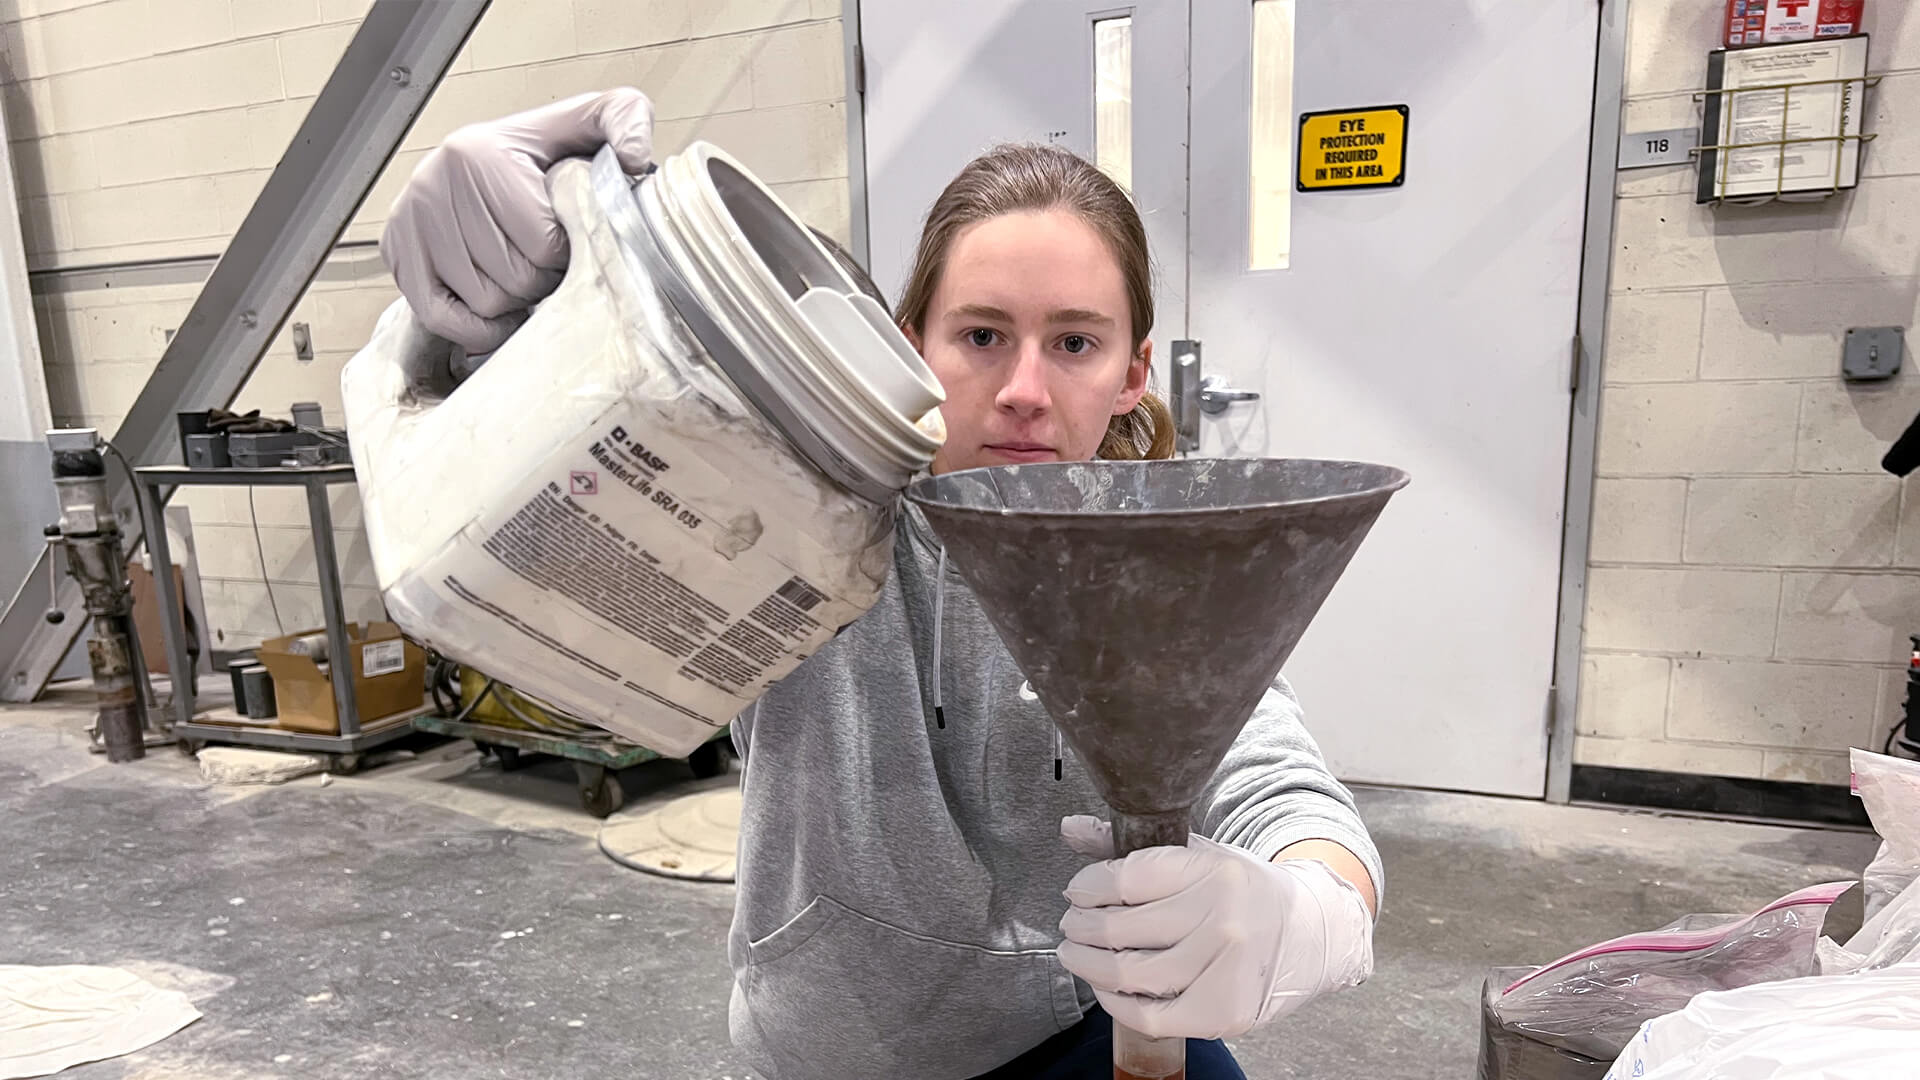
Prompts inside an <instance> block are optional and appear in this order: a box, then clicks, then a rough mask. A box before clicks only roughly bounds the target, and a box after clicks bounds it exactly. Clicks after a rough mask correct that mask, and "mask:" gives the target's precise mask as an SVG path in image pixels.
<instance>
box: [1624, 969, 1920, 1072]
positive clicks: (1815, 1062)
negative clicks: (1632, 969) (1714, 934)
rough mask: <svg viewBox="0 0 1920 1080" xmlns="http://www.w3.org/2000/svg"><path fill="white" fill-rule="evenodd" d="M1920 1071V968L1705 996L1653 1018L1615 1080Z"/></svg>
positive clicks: (1627, 1049) (1628, 1049) (1631, 1043)
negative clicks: (1679, 1009) (1665, 1014)
mask: <svg viewBox="0 0 1920 1080" xmlns="http://www.w3.org/2000/svg"><path fill="white" fill-rule="evenodd" d="M1915 1075H1920V967H1915V966H1911V965H1905V964H1903V965H1900V966H1898V967H1892V968H1887V969H1885V970H1882V971H1864V972H1861V973H1860V974H1858V975H1849V976H1846V977H1845V978H1837V979H1835V978H1826V977H1822V976H1816V977H1813V978H1806V979H1793V980H1790V981H1787V982H1776V983H1768V984H1766V985H1764V986H1748V987H1743V988H1741V989H1737V990H1728V991H1724V992H1720V993H1710V994H1701V995H1700V996H1699V997H1696V998H1694V999H1693V1001H1692V1002H1691V1003H1690V1004H1688V1005H1687V1007H1686V1008H1685V1009H1682V1010H1681V1011H1679V1012H1676V1013H1673V1014H1671V1015H1669V1016H1663V1017H1660V1018H1658V1019H1655V1020H1652V1021H1649V1022H1648V1023H1647V1024H1646V1025H1645V1026H1644V1027H1642V1028H1641V1030H1640V1031H1639V1032H1638V1033H1637V1034H1636V1035H1635V1036H1634V1037H1633V1038H1632V1039H1631V1040H1630V1041H1629V1044H1628V1045H1627V1046H1626V1047H1625V1049H1624V1050H1623V1051H1622V1053H1621V1054H1620V1057H1619V1059H1618V1060H1616V1061H1615V1062H1614V1064H1613V1068H1612V1069H1611V1070H1610V1071H1608V1073H1607V1080H1634V1078H1638V1080H1892V1078H1894V1077H1911V1076H1915Z"/></svg>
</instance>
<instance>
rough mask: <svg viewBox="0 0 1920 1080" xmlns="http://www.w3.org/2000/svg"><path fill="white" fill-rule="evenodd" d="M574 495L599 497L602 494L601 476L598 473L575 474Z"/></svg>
mask: <svg viewBox="0 0 1920 1080" xmlns="http://www.w3.org/2000/svg"><path fill="white" fill-rule="evenodd" d="M573 493H574V494H575V495H598V494H599V493H600V474H599V473H596V472H577V473H574V474H573Z"/></svg>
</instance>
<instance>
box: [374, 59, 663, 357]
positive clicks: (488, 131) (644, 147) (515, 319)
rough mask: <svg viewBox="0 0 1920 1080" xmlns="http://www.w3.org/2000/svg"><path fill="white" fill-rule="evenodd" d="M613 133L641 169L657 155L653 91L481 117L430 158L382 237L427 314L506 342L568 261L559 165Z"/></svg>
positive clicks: (479, 340) (469, 343)
mask: <svg viewBox="0 0 1920 1080" xmlns="http://www.w3.org/2000/svg"><path fill="white" fill-rule="evenodd" d="M607 144H611V145H612V146H613V148H614V153H615V154H616V155H618V157H619V159H620V166H621V168H623V169H625V170H626V171H627V172H628V173H629V174H634V175H637V174H639V173H642V172H645V171H646V168H647V166H648V165H650V164H652V162H653V103H652V102H650V101H648V100H647V97H646V95H645V94H642V93H641V92H640V91H638V90H635V89H633V88H631V87H619V88H616V89H613V90H606V91H602V92H600V93H594V94H581V95H579V96H578V97H571V98H567V99H566V100H564V101H556V102H554V103H553V104H551V105H546V106H542V107H541V108H538V109H532V110H529V111H527V112H522V113H515V114H514V115H512V116H508V117H504V118H502V119H499V120H494V121H491V122H488V123H484V124H469V125H468V126H466V127H463V128H461V129H460V130H458V131H456V132H454V133H453V134H452V135H449V136H448V137H447V141H446V142H444V143H441V144H440V146H439V147H437V148H436V149H435V150H434V151H433V152H432V153H430V154H428V155H427V156H426V157H425V158H423V159H422V160H421V162H420V164H419V165H418V166H417V167H416V168H415V169H414V170H413V176H412V177H411V178H410V179H409V180H408V181H407V186H406V187H404V188H402V189H401V191H400V195H399V197H398V198H396V199H394V201H393V210H392V212H391V213H389V214H388V216H387V227H386V230H385V231H384V232H383V233H382V234H381V236H380V254H381V256H382V257H384V258H385V259H386V262H387V268H388V269H389V270H391V271H393V277H394V280H395V281H396V282H398V283H399V285H400V292H401V293H402V294H403V295H405V296H406V298H407V304H408V306H410V307H412V308H413V312H414V315H415V316H416V317H417V318H419V320H420V322H421V323H422V324H423V325H425V326H426V328H427V329H429V330H431V331H433V332H434V333H436V334H438V335H440V336H441V337H444V338H446V339H448V340H450V341H453V342H455V343H457V344H459V345H461V346H463V347H464V348H465V349H466V350H467V351H468V352H470V353H484V352H491V351H493V350H494V349H495V348H497V347H498V346H499V345H500V343H501V342H503V341H505V340H506V339H507V335H509V334H511V333H513V331H514V329H515V328H516V327H518V326H519V325H520V323H521V322H523V321H524V320H525V317H526V316H525V311H526V309H527V308H528V307H530V306H532V305H533V303H534V302H535V301H537V300H539V299H541V298H542V297H544V296H546V295H547V294H548V293H550V292H552V291H553V290H554V289H555V288H556V287H557V286H558V285H559V284H560V275H561V272H562V271H563V270H565V269H566V265H567V234H566V230H565V229H563V228H561V225H560V219H559V218H557V217H555V216H554V212H553V201H552V199H551V198H549V197H548V195H547V169H548V168H550V167H551V166H552V165H553V163H554V162H556V161H559V160H561V159H562V158H568V157H577V156H581V155H586V154H591V153H593V152H594V151H597V150H598V149H599V148H600V147H601V146H603V145H607Z"/></svg>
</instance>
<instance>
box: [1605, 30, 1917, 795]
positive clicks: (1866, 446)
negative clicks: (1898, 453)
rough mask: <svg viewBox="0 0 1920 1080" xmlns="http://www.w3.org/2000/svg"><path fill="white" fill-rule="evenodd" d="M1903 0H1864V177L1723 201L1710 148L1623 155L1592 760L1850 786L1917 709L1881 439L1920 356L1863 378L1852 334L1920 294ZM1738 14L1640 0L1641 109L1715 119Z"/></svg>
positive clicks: (1634, 124) (1906, 561) (1892, 321)
mask: <svg viewBox="0 0 1920 1080" xmlns="http://www.w3.org/2000/svg"><path fill="white" fill-rule="evenodd" d="M1909 8H1910V5H1907V4H1902V3H1875V4H1872V5H1869V19H1868V30H1869V31H1870V32H1871V33H1872V34H1873V42H1872V67H1873V69H1874V71H1875V72H1878V73H1881V74H1884V75H1885V76H1886V78H1885V80H1884V81H1883V82H1881V83H1880V85H1879V87H1878V88H1877V89H1873V90H1870V91H1868V93H1867V104H1868V107H1869V110H1870V111H1869V114H1868V119H1867V123H1866V128H1867V130H1868V131H1877V132H1879V133H1880V137H1879V139H1878V141H1876V142H1874V143H1873V144H1871V145H1870V146H1869V147H1868V148H1867V150H1866V155H1865V160H1864V173H1863V175H1864V177H1865V179H1863V180H1862V182H1861V184H1860V187H1859V189H1858V190H1857V191H1855V192H1853V193H1851V194H1846V195H1841V196H1838V197H1835V198H1833V199H1830V200H1827V201H1825V202H1821V203H1816V204H1811V205H1783V204H1776V205H1770V206H1764V207H1734V206H1730V207H1726V208H1723V209H1719V210H1715V209H1711V208H1708V207H1700V206H1695V205H1694V202H1693V195H1692V186H1693V170H1692V169H1691V167H1688V166H1681V167H1675V168H1664V169H1649V170H1639V171H1634V172H1623V173H1621V174H1620V182H1619V189H1618V193H1619V201H1618V206H1617V209H1618V223H1617V235H1616V237H1615V251H1614V261H1613V281H1612V297H1611V308H1610V315H1609V321H1608V328H1607V341H1606V354H1605V355H1606V361H1605V366H1606V370H1605V372H1604V379H1605V386H1604V388H1603V390H1602V403H1601V414H1600V415H1601V420H1600V445H1599V454H1598V464H1597V479H1596V485H1595V505H1594V513H1593V534H1592V553H1591V560H1592V561H1591V569H1590V574H1591V576H1590V579H1589V588H1588V592H1587V598H1588V606H1587V612H1586V638H1585V655H1584V665H1583V670H1582V672H1581V682H1580V704H1579V715H1578V732H1579V734H1578V737H1577V740H1576V742H1575V747H1574V756H1575V760H1576V762H1579V763H1583V764H1590V765H1611V766H1622V767H1630V768H1647V769H1659V770H1669V771H1675V772H1689V773H1706V774H1714V775H1722V776H1735V777H1758V778H1765V779H1773V780H1795V781H1813V782H1819V783H1832V784H1839V783H1845V782H1846V781H1847V763H1846V756H1845V751H1846V749H1847V748H1848V747H1849V746H1860V745H1871V746H1872V747H1873V748H1875V749H1878V748H1879V746H1880V743H1881V741H1882V740H1883V739H1884V738H1885V734H1886V731H1887V729H1888V728H1889V727H1890V726H1891V725H1892V724H1893V723H1894V721H1895V720H1896V719H1897V717H1898V715H1899V708H1900V701H1901V698H1902V697H1903V695H1904V691H1905V677H1904V668H1905V661H1906V657H1907V651H1908V643H1907V634H1908V633H1909V632H1920V497H1917V496H1916V495H1914V494H1913V493H1911V492H1910V491H1909V489H1908V485H1905V484H1903V483H1902V482H1901V481H1899V480H1896V479H1894V478H1893V477H1891V476H1888V475H1887V474H1885V473H1883V472H1881V471H1880V468H1879V462H1880V457H1881V454H1882V453H1884V451H1885V449H1886V446H1887V444H1888V443H1890V442H1891V441H1892V440H1893V439H1894V437H1896V436H1897V435H1898V434H1899V433H1900V431H1901V430H1902V429H1903V428H1904V427H1905V426H1906V424H1907V422H1908V421H1910V420H1911V419H1913V417H1914V414H1915V413H1916V412H1920V373H1916V372H1915V371H1914V370H1913V360H1912V358H1911V357H1909V359H1908V361H1907V363H1906V365H1905V366H1904V368H1903V370H1902V371H1901V373H1900V375H1899V377H1897V378H1895V379H1893V380H1892V381H1890V382H1886V383H1879V384H1864V385H1863V384H1848V383H1844V382H1843V381H1842V380H1841V379H1840V345H1841V336H1842V335H1843V334H1844V333H1845V331H1846V329H1847V328H1848V327H1850V326H1903V327H1909V328H1913V327H1915V325H1916V318H1915V316H1916V309H1917V308H1920V11H1915V10H1909ZM1723 13H1724V5H1719V4H1710V3H1703V2H1701V0H1632V6H1631V8H1630V9H1629V35H1630V40H1629V44H1628V75H1627V93H1628V104H1627V110H1626V123H1625V127H1624V129H1625V130H1626V131H1630V132H1631V131H1645V130H1655V129H1660V128H1671V127H1681V126H1687V125H1697V123H1698V117H1699V111H1698V110H1699V106H1698V104H1697V103H1695V102H1694V100H1693V98H1692V94H1693V91H1694V90H1695V89H1696V88H1698V87H1699V86H1700V84H1701V83H1703V82H1704V80H1705V73H1706V54H1707V52H1708V50H1709V49H1711V48H1712V47H1713V46H1714V45H1715V44H1717V42H1718V40H1719V38H1718V37H1717V23H1718V19H1719V17H1720V15H1722V14H1723ZM1908 337H1909V347H1910V348H1911V347H1913V346H1914V345H1915V344H1920V340H1916V338H1915V335H1914V334H1913V333H1912V332H1910V333H1909V335H1908Z"/></svg>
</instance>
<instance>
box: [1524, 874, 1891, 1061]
mask: <svg viewBox="0 0 1920 1080" xmlns="http://www.w3.org/2000/svg"><path fill="white" fill-rule="evenodd" d="M1852 887H1853V883H1852V882H1847V881H1840V882H1829V883H1827V884H1824V885H1814V886H1810V887H1808V888H1805V889H1801V890H1799V891H1798V892H1793V893H1789V894H1787V895H1786V896H1783V897H1781V898H1780V899H1778V900H1775V901H1774V902H1773V903H1771V904H1768V905H1767V906H1765V907H1763V908H1761V909H1760V910H1759V911H1757V912H1754V913H1753V914H1752V915H1749V916H1746V917H1744V918H1743V917H1741V916H1738V915H1689V916H1687V917H1685V918H1682V919H1679V920H1677V921H1675V922H1673V923H1670V924H1668V925H1666V926H1663V927H1661V928H1660V929H1658V930H1653V931H1648V932H1645V933H1638V934H1628V935H1626V936H1624V937H1618V938H1614V939H1612V940H1611V941H1603V942H1600V943H1599V944H1597V945H1592V946H1589V947H1587V948H1584V949H1581V950H1579V951H1577V952H1574V953H1571V954H1569V955H1567V956H1564V957H1562V958H1561V959H1559V960H1556V961H1554V962H1553V963H1551V964H1548V965H1546V966H1545V967H1543V968H1540V969H1539V970H1537V971H1535V972H1533V973H1532V974H1530V975H1528V976H1526V977H1525V978H1523V979H1520V980H1518V981H1516V982H1514V983H1513V984H1512V985H1510V986H1508V987H1507V988H1506V989H1505V991H1504V992H1502V993H1501V994H1500V996H1499V997H1498V998H1497V999H1496V1000H1495V1001H1494V1002H1493V1005H1492V1014H1493V1017H1494V1019H1495V1020H1496V1021H1497V1022H1498V1024H1499V1025H1500V1026H1501V1027H1502V1028H1503V1029H1506V1030H1509V1031H1514V1032H1518V1033H1520V1034H1523V1035H1525V1036H1526V1037H1528V1038H1530V1039H1533V1040H1535V1041H1537V1042H1540V1043H1544V1044H1546V1045H1549V1046H1555V1047H1560V1048H1562V1049H1565V1050H1570V1051H1572V1052H1574V1053H1576V1054H1581V1055H1584V1056H1586V1057H1589V1058H1599V1059H1603V1060H1611V1059H1613V1058H1614V1057H1616V1056H1618V1055H1619V1053H1620V1051H1621V1050H1622V1049H1623V1048H1624V1047H1625V1046H1626V1045H1627V1042H1628V1041H1629V1040H1630V1039H1632V1038H1633V1035H1634V1033H1635V1032H1636V1031H1638V1030H1639V1029H1640V1026H1641V1025H1642V1024H1643V1023H1645V1022H1646V1021H1648V1020H1650V1019H1652V1018H1653V1017H1656V1016H1661V1015H1664V1014H1666V1013H1670V1012H1673V1011H1674V1010H1676V1009H1680V1008H1682V1007H1683V1006H1685V1005H1686V1004H1687V1002H1688V1001H1690V1000H1692V999H1693V997H1694V995H1696V994H1699V993H1701V992H1703V991H1708V990H1725V989H1730V988H1733V987H1739V986H1747V985H1750V984H1752V983H1759V982H1770V981H1773V980H1777V979H1793V978H1799V977H1801V976H1804V975H1810V974H1812V973H1813V971H1814V944H1815V942H1816V941H1817V940H1818V939H1819V936H1820V926H1821V923H1822V922H1823V921H1824V920H1825V918H1826V914H1827V909H1828V908H1830V907H1831V906H1832V905H1833V902H1834V900H1835V899H1837V898H1838V897H1839V896H1840V895H1841V894H1842V893H1844V892H1846V891H1847V890H1848V889H1851V888H1852Z"/></svg>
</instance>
